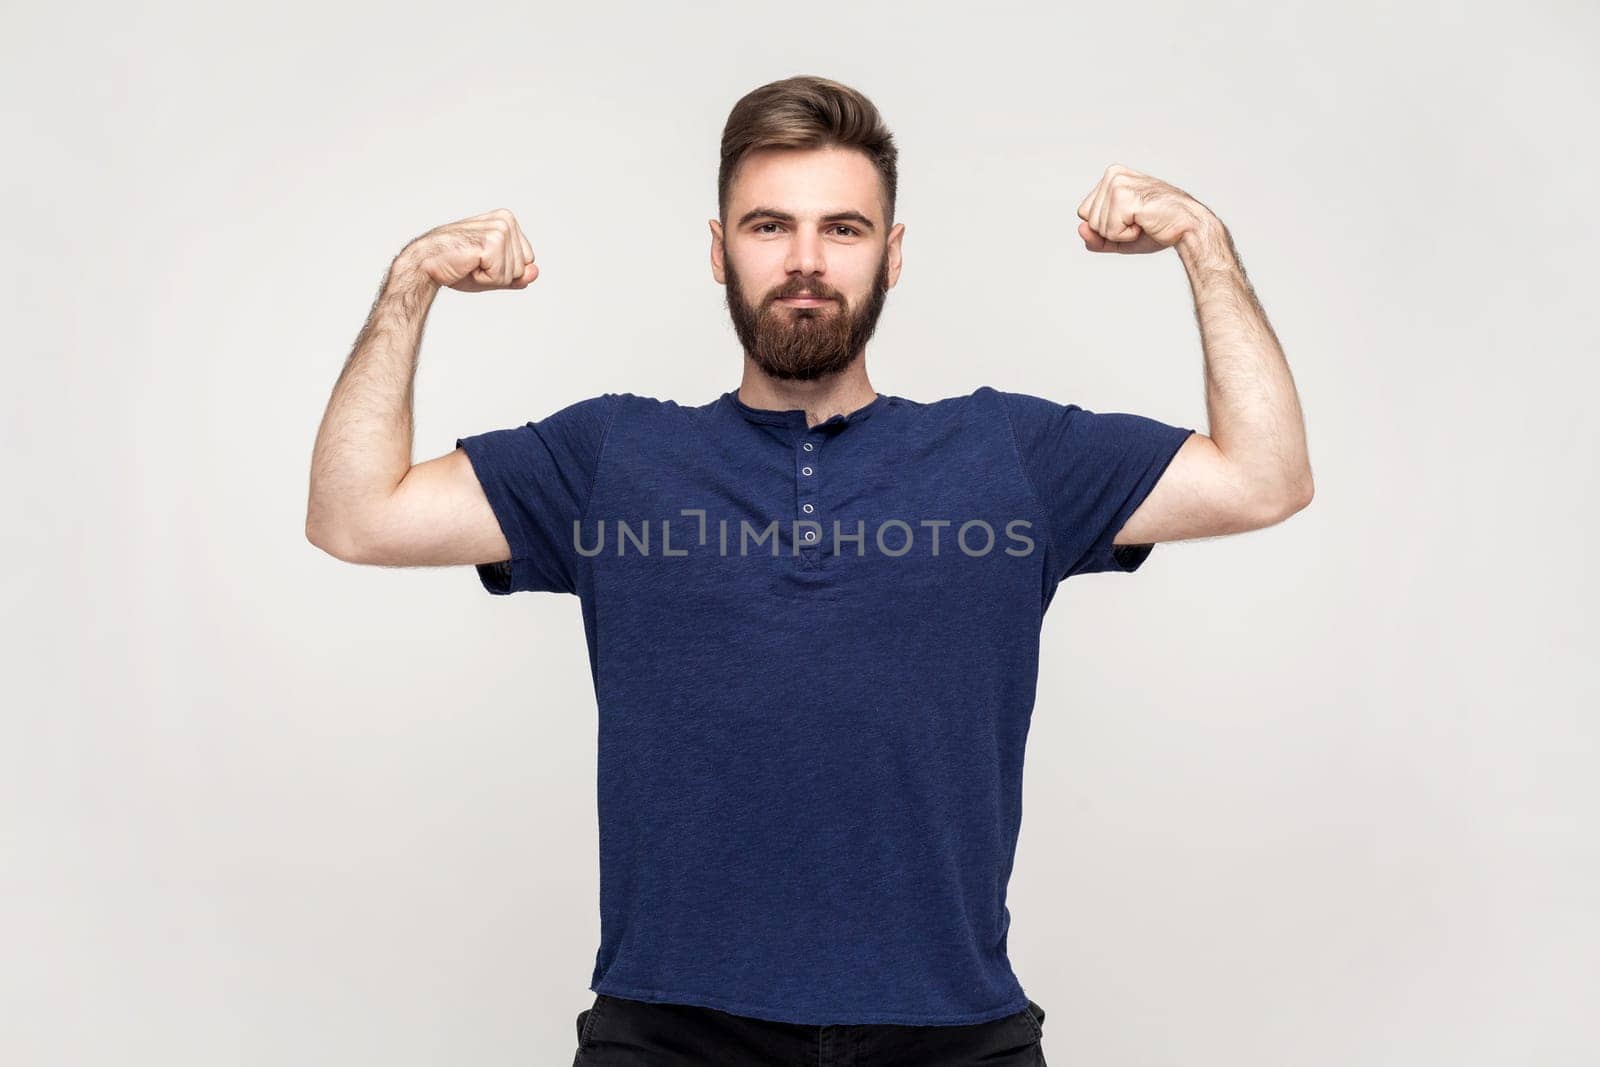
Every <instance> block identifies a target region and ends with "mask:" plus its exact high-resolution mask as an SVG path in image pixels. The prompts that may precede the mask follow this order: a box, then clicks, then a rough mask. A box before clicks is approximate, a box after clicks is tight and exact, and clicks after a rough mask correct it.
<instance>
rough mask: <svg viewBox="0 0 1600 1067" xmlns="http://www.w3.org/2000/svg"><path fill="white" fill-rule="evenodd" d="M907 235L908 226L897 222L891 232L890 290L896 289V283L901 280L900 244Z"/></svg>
mask: <svg viewBox="0 0 1600 1067" xmlns="http://www.w3.org/2000/svg"><path fill="white" fill-rule="evenodd" d="M905 235H906V224H905V223H903V222H897V223H895V224H894V228H893V229H892V230H890V231H889V241H888V245H889V248H888V256H889V288H891V289H893V288H894V283H895V282H897V281H899V280H900V242H901V241H902V240H904V238H905Z"/></svg>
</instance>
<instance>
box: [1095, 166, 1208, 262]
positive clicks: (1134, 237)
mask: <svg viewBox="0 0 1600 1067" xmlns="http://www.w3.org/2000/svg"><path fill="white" fill-rule="evenodd" d="M1078 217H1079V218H1080V219H1082V220H1083V222H1081V223H1079V224H1078V236H1079V237H1082V238H1083V245H1084V247H1085V248H1087V249H1088V250H1089V251H1091V252H1122V253H1132V254H1138V253H1141V252H1159V251H1161V249H1163V248H1171V247H1172V246H1173V245H1175V244H1177V243H1178V242H1179V241H1180V240H1181V239H1182V238H1183V237H1184V235H1185V234H1188V233H1192V232H1194V231H1195V230H1196V229H1198V228H1199V227H1201V226H1203V225H1205V223H1206V222H1207V221H1209V220H1210V219H1211V218H1212V217H1213V216H1212V215H1211V212H1210V210H1209V209H1207V208H1206V206H1205V205H1204V204H1202V203H1200V201H1198V200H1196V199H1195V198H1194V197H1192V196H1190V195H1189V194H1188V193H1186V192H1184V191H1183V190H1182V189H1179V188H1177V187H1176V186H1172V185H1168V184H1167V183H1166V182H1164V181H1162V180H1161V179H1159V178H1152V177H1150V175H1148V174H1140V173H1139V172H1138V171H1136V170H1132V169H1130V168H1128V167H1124V166H1123V165H1122V164H1120V163H1113V164H1111V166H1109V167H1107V168H1106V172H1105V174H1104V175H1103V176H1102V177H1101V178H1100V182H1099V184H1097V185H1096V186H1095V187H1094V188H1093V189H1091V190H1090V191H1089V195H1088V196H1086V197H1084V198H1083V203H1081V204H1079V205H1078Z"/></svg>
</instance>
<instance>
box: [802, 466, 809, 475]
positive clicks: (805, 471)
mask: <svg viewBox="0 0 1600 1067" xmlns="http://www.w3.org/2000/svg"><path fill="white" fill-rule="evenodd" d="M800 473H801V474H810V473H811V468H810V467H801V468H800Z"/></svg>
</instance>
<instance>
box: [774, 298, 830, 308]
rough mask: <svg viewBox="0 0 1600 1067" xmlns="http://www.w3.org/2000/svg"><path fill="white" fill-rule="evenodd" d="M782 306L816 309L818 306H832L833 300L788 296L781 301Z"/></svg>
mask: <svg viewBox="0 0 1600 1067" xmlns="http://www.w3.org/2000/svg"><path fill="white" fill-rule="evenodd" d="M778 302H779V303H780V304H793V305H794V306H795V307H816V306H817V305H818V304H831V303H833V301H832V300H830V299H828V298H827V297H823V296H786V297H782V298H781V299H780V300H779V301H778Z"/></svg>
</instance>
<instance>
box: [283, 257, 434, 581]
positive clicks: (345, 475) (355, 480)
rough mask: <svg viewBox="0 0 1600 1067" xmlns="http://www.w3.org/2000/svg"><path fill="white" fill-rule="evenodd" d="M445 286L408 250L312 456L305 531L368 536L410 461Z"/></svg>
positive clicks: (327, 536) (326, 542)
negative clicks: (427, 352)
mask: <svg viewBox="0 0 1600 1067" xmlns="http://www.w3.org/2000/svg"><path fill="white" fill-rule="evenodd" d="M438 289H439V287H438V286H437V285H436V284H435V283H434V282H433V281H431V280H430V279H429V278H428V276H427V275H426V274H424V273H423V272H422V271H420V270H418V269H416V267H415V265H414V264H413V262H412V260H411V259H410V257H408V256H407V254H406V253H404V252H402V253H401V254H400V255H399V256H397V257H396V258H395V260H394V262H393V263H392V264H390V267H389V273H388V276H387V277H386V278H385V281H384V286H383V289H382V291H381V292H380V293H379V294H378V298H377V300H375V301H374V302H373V305H372V310H371V312H370V313H369V314H368V316H367V321H366V324H365V325H364V326H363V327H362V329H361V333H360V334H359V335H358V336H357V338H356V343H355V346H354V348H353V349H352V350H351V353H350V356H349V358H348V359H347V360H346V361H345V365H344V369H343V371H342V372H341V373H340V375H339V380H338V381H337V382H336V383H335V384H334V387H333V392H332V395H331V396H330V397H329V399H328V407H327V410H326V411H325V412H324V413H323V416H322V424H321V426H320V427H319V428H318V430H317V440H316V446H315V448H314V450H313V452H312V457H311V488H310V495H309V500H308V502H307V507H306V536H307V537H309V538H311V539H312V540H313V541H315V542H317V543H318V544H321V545H322V546H323V547H325V548H329V550H330V551H332V550H333V548H332V546H334V545H348V544H349V542H350V541H351V540H352V539H354V538H358V537H359V536H361V531H362V529H363V528H364V526H365V524H366V522H367V521H368V519H369V517H370V516H372V515H373V514H374V513H375V509H376V508H377V507H378V506H380V505H381V504H382V502H383V501H384V500H385V499H386V498H387V497H388V496H389V494H391V493H392V492H393V491H394V488H395V486H397V485H398V484H399V483H400V480H401V479H402V478H404V477H405V476H406V473H407V472H408V471H409V470H410V469H411V447H412V395H413V384H414V382H415V379H416V368H417V353H418V349H419V348H420V345H421V342H422V333H423V326H424V324H425V323H426V321H427V316H428V310H429V308H430V307H431V306H432V304H433V298H434V296H435V295H436V294H437V293H438Z"/></svg>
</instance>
